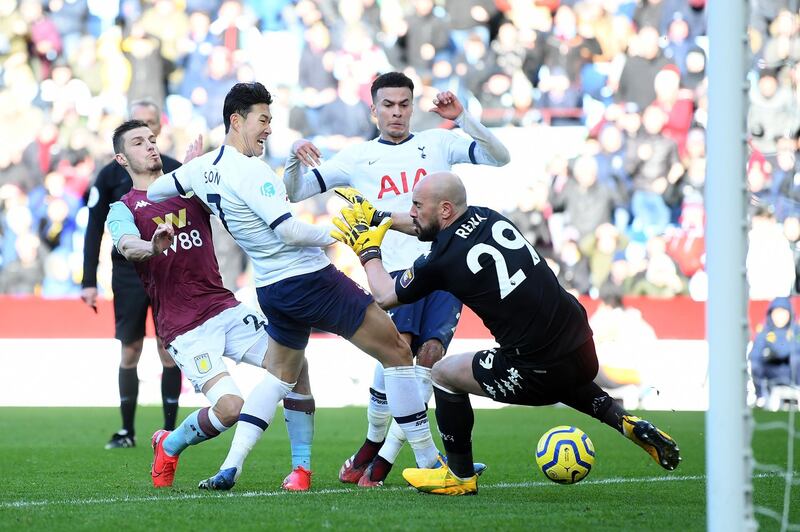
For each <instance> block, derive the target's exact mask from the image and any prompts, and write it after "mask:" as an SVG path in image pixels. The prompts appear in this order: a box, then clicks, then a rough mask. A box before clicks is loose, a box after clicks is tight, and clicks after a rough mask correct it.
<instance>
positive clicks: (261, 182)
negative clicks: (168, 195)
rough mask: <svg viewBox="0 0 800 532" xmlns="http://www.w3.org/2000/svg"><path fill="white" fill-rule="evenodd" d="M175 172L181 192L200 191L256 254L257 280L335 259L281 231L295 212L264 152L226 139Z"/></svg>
mask: <svg viewBox="0 0 800 532" xmlns="http://www.w3.org/2000/svg"><path fill="white" fill-rule="evenodd" d="M170 175H171V176H172V178H173V180H174V181H175V186H176V188H178V187H179V186H180V187H181V188H178V191H179V192H180V193H181V194H184V195H185V194H188V193H189V192H190V191H194V193H195V194H196V195H197V197H198V198H200V200H201V201H202V202H203V203H205V204H206V205H207V206H208V207H209V209H210V210H211V212H213V213H214V214H216V215H217V216H218V217H219V219H220V221H221V222H222V224H223V225H224V226H225V228H226V229H227V230H228V231H229V232H230V234H231V235H232V236H233V238H234V239H235V240H236V242H237V243H238V244H239V245H240V246H241V247H242V249H244V251H245V252H246V253H247V255H248V256H249V257H250V259H252V261H253V269H254V271H255V284H256V286H264V285H268V284H272V283H275V282H277V281H280V280H282V279H287V278H289V277H295V276H297V275H302V274H305V273H311V272H315V271H317V270H321V269H322V268H324V267H326V266H328V265H329V264H330V261H329V260H328V257H327V256H326V255H325V253H324V252H323V251H322V249H320V248H318V247H297V246H290V245H287V244H284V243H283V241H282V240H281V239H280V238H279V237H278V236H277V235H276V234H275V231H274V229H275V228H276V227H277V226H278V225H279V224H280V223H281V222H283V221H284V220H286V219H287V218H289V217H291V216H292V212H291V209H290V205H291V204H290V203H289V200H288V198H287V197H286V187H285V186H284V184H283V180H281V179H280V178H279V177H278V176H277V175H276V174H275V172H273V171H272V168H270V167H269V166H268V165H267V164H266V163H265V162H264V161H262V160H261V159H259V158H258V157H247V156H245V155H242V154H241V153H239V152H238V151H237V150H236V148H234V147H233V146H229V145H223V146H221V147H220V148H219V149H216V150H214V151H212V152H209V153H206V154H205V155H201V156H200V157H197V158H196V159H192V160H191V161H189V162H188V163H187V164H185V165H183V166H181V167H180V168H178V169H177V170H175V171H174V172H172V174H170ZM160 179H163V178H160ZM181 189H182V190H181Z"/></svg>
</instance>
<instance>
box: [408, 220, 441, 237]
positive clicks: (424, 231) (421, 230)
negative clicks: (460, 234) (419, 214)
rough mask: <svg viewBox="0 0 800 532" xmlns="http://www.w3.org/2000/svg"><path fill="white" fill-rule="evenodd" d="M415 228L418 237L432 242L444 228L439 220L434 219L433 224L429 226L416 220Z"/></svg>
mask: <svg viewBox="0 0 800 532" xmlns="http://www.w3.org/2000/svg"><path fill="white" fill-rule="evenodd" d="M414 229H415V230H416V232H417V238H418V239H419V240H420V241H422V242H432V241H433V239H434V238H436V235H438V234H439V231H441V230H442V226H441V224H439V220H434V221H433V222H431V224H430V225H429V226H427V227H422V225H421V224H420V223H419V220H414Z"/></svg>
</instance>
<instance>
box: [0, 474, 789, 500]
mask: <svg viewBox="0 0 800 532" xmlns="http://www.w3.org/2000/svg"><path fill="white" fill-rule="evenodd" d="M774 476H779V475H777V474H775V473H760V474H757V475H754V478H764V477H774ZM705 479H706V476H705V475H686V476H660V477H644V478H624V477H612V478H602V479H598V480H585V481H583V482H579V483H578V484H577V485H578V486H598V485H606V484H638V483H649V482H695V481H700V480H705ZM554 486H558V484H556V483H554V482H549V481H542V482H498V483H495V484H481V489H489V490H491V489H514V488H549V487H554ZM411 490H413V488H412V487H410V486H391V487H384V488H380V489H379V491H380V492H398V491H411ZM359 491H360V490H358V489H356V488H350V489H348V488H336V489H321V490H314V491H309V492H305V493H296V492H290V491H284V490H279V491H243V492H236V491H232V492H227V493H221V492H214V493H210V492H198V493H183V494H180V495H166V496H148V497H104V498H89V499H55V500H44V501H25V500H23V501H10V502H0V509H17V508H32V507H39V506H56V505H70V506H75V505H93V504H120V503H139V502H163V501H167V502H169V501H189V500H196V499H209V498H212V499H213V498H216V499H226V498H233V499H236V498H253V497H290V496H295V497H297V496H299V497H314V496H317V495H339V494H343V493H356V492H359Z"/></svg>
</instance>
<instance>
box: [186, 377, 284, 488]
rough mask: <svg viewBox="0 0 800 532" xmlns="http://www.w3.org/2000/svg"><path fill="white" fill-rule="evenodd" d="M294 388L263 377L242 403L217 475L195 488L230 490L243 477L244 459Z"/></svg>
mask: <svg viewBox="0 0 800 532" xmlns="http://www.w3.org/2000/svg"><path fill="white" fill-rule="evenodd" d="M293 386H294V383H291V384H290V383H286V382H283V381H281V380H279V379H278V378H277V377H275V376H274V375H272V374H271V373H267V374H266V376H265V377H264V380H262V381H261V382H260V383H258V384H257V385H256V387H255V388H253V391H252V392H250V395H249V396H248V397H247V399H246V400H245V401H244V405H243V406H242V409H241V413H240V414H239V422H238V424H237V425H236V433H235V434H234V435H233V441H232V442H231V447H230V449H229V450H228V456H227V457H226V458H225V461H224V462H223V463H222V466H221V467H220V470H219V473H217V474H216V475H214V476H213V477H210V478H208V479H206V480H203V481H201V482H200V484H199V485H198V488H200V489H224V490H229V489H231V488H232V487H233V485H234V484H235V483H236V481H237V480H238V479H239V476H240V475H241V474H242V466H243V464H244V460H245V458H247V455H248V454H250V451H251V450H252V449H253V446H255V444H256V443H257V442H258V440H260V439H261V436H262V435H263V434H264V431H265V430H267V427H269V424H270V423H271V422H272V418H273V417H274V416H275V409H276V408H277V406H278V402H280V401H282V400H283V398H284V397H286V395H287V394H288V393H289V392H290V391H292V387H293Z"/></svg>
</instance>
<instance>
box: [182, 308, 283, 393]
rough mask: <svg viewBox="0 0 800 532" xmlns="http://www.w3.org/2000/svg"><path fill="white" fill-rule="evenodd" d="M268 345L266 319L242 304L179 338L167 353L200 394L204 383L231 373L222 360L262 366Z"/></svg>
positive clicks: (221, 313)
mask: <svg viewBox="0 0 800 532" xmlns="http://www.w3.org/2000/svg"><path fill="white" fill-rule="evenodd" d="M268 344H269V336H268V335H267V319H266V318H265V317H264V315H263V314H262V313H261V312H259V311H257V310H253V309H252V308H250V307H248V306H247V305H243V304H241V303H240V304H238V305H236V306H235V307H231V308H229V309H226V310H224V311H222V312H220V313H219V314H217V315H216V316H214V317H213V318H211V319H209V320H207V321H206V322H205V323H203V324H201V325H198V326H197V327H195V328H194V329H192V330H191V331H188V332H185V333H183V334H181V335H180V336H177V337H176V338H175V339H174V340H173V341H172V343H170V344H169V345H168V346H167V351H168V352H169V354H170V355H172V358H173V359H174V360H175V363H176V364H177V365H178V367H180V368H181V371H182V372H183V374H184V375H186V378H187V379H189V381H190V382H191V383H192V384H193V385H194V389H195V391H196V392H200V391H202V389H203V385H205V383H207V382H208V381H209V380H211V379H212V378H214V377H216V376H217V375H219V374H220V373H223V372H225V371H228V368H227V366H226V365H225V362H224V361H223V360H222V357H227V358H230V359H231V360H234V361H236V363H237V364H239V363H240V362H246V363H247V364H252V365H253V366H258V367H261V363H262V362H263V360H264V356H265V355H266V353H267V346H268Z"/></svg>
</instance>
